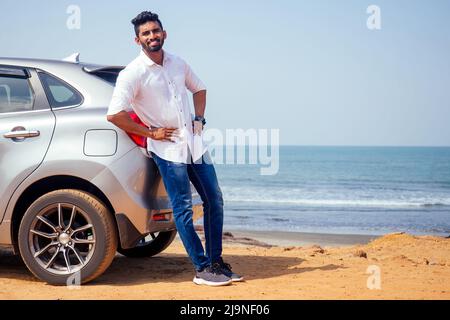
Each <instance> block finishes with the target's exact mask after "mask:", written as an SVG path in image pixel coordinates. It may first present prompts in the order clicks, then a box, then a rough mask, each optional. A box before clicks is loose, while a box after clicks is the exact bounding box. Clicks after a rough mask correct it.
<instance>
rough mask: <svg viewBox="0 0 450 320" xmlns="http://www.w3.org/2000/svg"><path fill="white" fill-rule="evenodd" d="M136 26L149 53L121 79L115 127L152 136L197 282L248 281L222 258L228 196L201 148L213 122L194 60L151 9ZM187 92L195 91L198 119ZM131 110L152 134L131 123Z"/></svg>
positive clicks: (111, 115)
mask: <svg viewBox="0 0 450 320" xmlns="http://www.w3.org/2000/svg"><path fill="white" fill-rule="evenodd" d="M131 22H132V24H133V25H134V30H135V33H136V38H135V41H136V43H137V44H138V45H140V46H141V47H142V51H141V54H140V55H139V56H138V57H137V58H136V59H135V60H133V61H132V62H131V63H130V64H129V65H128V66H127V67H126V68H125V69H124V70H123V71H122V72H120V74H119V76H118V78H117V83H116V87H115V89H114V93H113V97H112V100H111V103H110V106H109V109H108V116H107V118H108V121H111V122H112V123H114V124H115V125H116V126H118V127H119V128H121V129H123V130H125V131H127V132H130V133H134V134H138V135H142V136H144V137H147V140H148V148H149V151H150V152H151V155H152V158H153V159H154V161H155V163H156V165H157V166H158V169H159V172H160V174H161V176H162V179H163V182H164V185H165V187H166V190H167V193H168V195H169V198H170V201H171V203H172V207H173V214H174V219H175V224H176V227H177V230H178V234H179V235H180V238H181V240H182V242H183V245H184V247H185V249H186V251H187V253H188V255H189V257H190V259H191V261H192V263H193V265H194V267H195V270H196V274H195V277H194V280H193V281H194V283H196V284H206V285H211V286H220V285H228V284H230V283H231V282H232V281H241V280H243V277H241V276H239V275H237V274H235V273H233V272H232V271H231V267H230V265H229V264H227V263H225V262H224V261H223V259H222V229H223V200H222V193H221V190H220V188H219V184H218V182H217V177H216V173H215V170H214V166H213V165H212V163H211V160H210V158H209V154H208V152H206V148H204V147H203V146H202V145H201V143H200V147H199V144H198V141H199V140H198V138H199V137H200V136H201V132H202V130H203V125H204V124H205V119H204V117H203V116H204V112H205V106H206V89H205V86H204V85H203V83H202V82H201V81H200V79H199V78H198V77H197V76H196V75H195V74H194V72H193V71H192V70H191V68H190V67H189V65H188V64H187V63H186V62H184V61H183V60H182V59H180V58H178V57H176V56H174V55H171V54H169V53H168V52H166V51H165V50H163V49H162V47H163V45H164V40H165V39H166V38H167V33H166V31H165V30H164V29H163V26H162V23H161V21H160V20H159V18H158V15H157V14H154V13H152V12H149V11H144V12H142V13H140V14H139V15H138V16H137V17H136V18H134V19H133V20H132V21H131ZM186 88H187V89H188V90H189V91H191V92H192V93H193V100H194V109H195V118H194V121H192V115H191V112H190V108H189V101H188V96H187V92H186ZM130 107H131V108H132V109H133V110H134V112H135V113H136V114H137V115H138V116H139V118H140V119H141V120H142V122H144V123H145V124H146V125H147V126H148V127H149V128H150V129H146V128H144V127H142V126H140V125H138V124H136V123H135V122H134V121H132V120H131V118H130V117H129V115H128V113H127V110H129V109H130ZM194 141H196V143H194ZM199 148H200V150H199ZM199 151H200V152H199ZM189 181H191V182H192V184H193V185H194V187H195V188H196V189H197V191H198V193H199V194H200V197H201V198H202V201H203V210H204V231H205V238H206V243H205V249H206V250H204V249H203V245H202V243H201V240H200V238H199V237H198V235H197V233H196V231H195V229H194V225H193V221H192V195H191V189H190V183H189Z"/></svg>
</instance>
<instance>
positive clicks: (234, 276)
mask: <svg viewBox="0 0 450 320" xmlns="http://www.w3.org/2000/svg"><path fill="white" fill-rule="evenodd" d="M217 263H218V264H219V266H220V268H221V270H222V273H223V274H224V275H226V276H227V277H229V278H231V281H233V282H239V281H244V277H243V276H240V275H238V274H236V273H234V272H233V271H231V266H230V264H229V263H225V262H224V261H223V259H222V258H220V260H219V261H218V262H217Z"/></svg>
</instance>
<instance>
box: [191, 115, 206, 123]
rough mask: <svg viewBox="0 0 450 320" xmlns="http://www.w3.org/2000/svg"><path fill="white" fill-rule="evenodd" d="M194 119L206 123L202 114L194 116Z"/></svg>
mask: <svg viewBox="0 0 450 320" xmlns="http://www.w3.org/2000/svg"><path fill="white" fill-rule="evenodd" d="M194 121H201V122H202V124H203V125H205V124H206V120H205V118H203V117H202V116H195V118H194Z"/></svg>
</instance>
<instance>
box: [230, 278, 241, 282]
mask: <svg viewBox="0 0 450 320" xmlns="http://www.w3.org/2000/svg"><path fill="white" fill-rule="evenodd" d="M231 281H232V282H241V281H244V277H240V278H234V279H233V278H231Z"/></svg>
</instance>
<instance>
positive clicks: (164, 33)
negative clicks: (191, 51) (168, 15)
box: [163, 30, 167, 40]
mask: <svg viewBox="0 0 450 320" xmlns="http://www.w3.org/2000/svg"><path fill="white" fill-rule="evenodd" d="M163 38H164V40H166V38H167V31H166V30H164V31H163Z"/></svg>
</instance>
